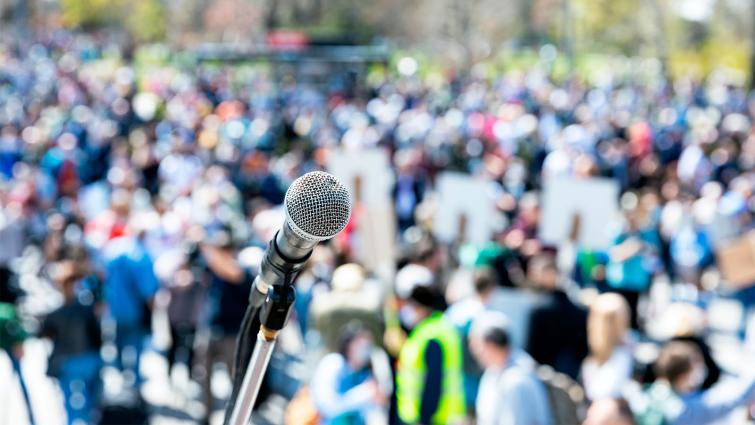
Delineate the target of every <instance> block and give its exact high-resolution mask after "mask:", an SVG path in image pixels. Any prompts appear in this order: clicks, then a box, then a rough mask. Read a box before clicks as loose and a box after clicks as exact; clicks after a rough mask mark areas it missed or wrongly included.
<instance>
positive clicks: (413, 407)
mask: <svg viewBox="0 0 755 425" xmlns="http://www.w3.org/2000/svg"><path fill="white" fill-rule="evenodd" d="M430 340H436V341H437V342H438V343H439V344H440V347H441V351H442V353H443V382H442V383H441V384H442V386H443V388H442V394H441V397H440V402H439V404H438V409H437V410H436V411H435V414H434V415H433V417H432V423H433V424H444V425H445V424H453V423H455V422H459V421H461V420H462V419H463V418H464V415H465V407H464V385H463V372H462V347H461V337H460V336H459V334H458V331H457V330H456V329H455V328H454V327H453V326H452V325H450V324H449V323H447V322H446V320H445V319H444V318H443V315H442V314H441V313H439V312H435V313H433V314H432V315H430V316H429V317H428V318H426V319H425V320H423V321H422V322H420V323H419V324H418V325H417V327H415V328H414V329H413V330H412V331H411V333H410V334H409V337H408V338H407V340H406V342H405V343H404V346H403V347H402V348H401V352H400V353H399V360H398V370H397V372H396V400H397V403H398V414H399V417H400V418H401V420H402V421H404V422H405V423H407V424H416V423H418V422H419V419H420V417H419V415H420V403H421V401H422V390H423V385H424V383H425V374H426V373H427V370H426V365H425V349H426V348H427V344H428V343H429V342H430Z"/></svg>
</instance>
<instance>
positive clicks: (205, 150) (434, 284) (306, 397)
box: [0, 32, 755, 425]
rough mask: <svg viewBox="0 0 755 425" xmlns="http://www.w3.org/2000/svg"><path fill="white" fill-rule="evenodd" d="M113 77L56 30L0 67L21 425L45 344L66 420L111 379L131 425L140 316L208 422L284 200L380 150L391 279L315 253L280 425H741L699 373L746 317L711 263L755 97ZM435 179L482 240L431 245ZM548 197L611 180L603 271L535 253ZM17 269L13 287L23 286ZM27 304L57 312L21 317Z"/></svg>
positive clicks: (604, 86) (261, 76)
mask: <svg viewBox="0 0 755 425" xmlns="http://www.w3.org/2000/svg"><path fill="white" fill-rule="evenodd" d="M134 57H135V55H134V52H133V51H131V50H129V49H127V48H123V47H121V46H119V45H117V44H115V43H112V42H110V41H109V40H108V39H107V38H106V37H97V36H92V35H81V34H72V33H66V32H57V33H52V34H50V35H47V36H44V37H38V38H33V39H31V38H30V39H7V38H6V39H3V41H2V42H1V43H0V240H1V241H2V243H0V289H1V290H2V291H1V292H0V296H1V299H0V324H2V326H0V336H1V337H2V339H1V340H0V341H2V344H0V348H2V349H3V351H2V352H4V353H5V355H4V356H5V357H7V358H8V360H9V361H8V362H7V364H8V365H9V367H11V368H13V370H14V371H15V372H16V373H15V375H14V376H16V377H17V378H18V379H17V382H18V384H17V386H18V388H19V391H20V392H21V393H22V394H23V396H24V399H25V400H26V407H24V408H25V409H27V410H28V412H27V413H28V415H26V416H27V417H28V419H29V422H30V423H31V424H34V423H37V424H38V423H39V421H36V422H35V419H34V414H35V409H34V408H33V406H31V403H30V402H29V396H28V394H29V393H32V392H34V390H35V389H34V388H33V387H30V386H29V385H26V384H25V383H24V380H23V379H22V376H23V374H22V373H21V369H22V366H23V347H24V341H25V340H27V339H29V338H41V339H45V340H47V341H49V347H50V352H49V363H48V369H47V374H48V375H49V376H50V377H51V378H53V379H54V380H56V382H57V383H58V384H59V386H60V390H61V400H62V403H64V405H65V411H66V417H67V422H68V423H69V424H86V423H97V422H101V423H108V422H107V421H108V420H109V419H108V418H109V417H110V416H112V415H113V411H114V408H113V406H112V405H113V404H116V403H115V402H114V401H112V400H108V399H107V397H105V396H104V394H105V393H106V392H107V391H105V388H103V382H102V379H101V372H102V370H103V369H104V368H114V369H116V370H118V371H119V373H120V375H121V376H122V378H123V383H124V384H123V391H124V392H125V393H130V397H126V399H128V400H131V402H132V405H136V406H141V411H142V414H143V415H144V417H142V418H141V419H134V421H135V422H136V421H144V420H145V418H146V415H148V414H149V413H150V410H149V409H150V407H149V406H146V405H145V404H144V403H143V402H141V401H140V400H141V394H140V390H139V389H140V388H141V387H142V385H143V383H144V381H145V379H146V378H145V376H144V375H143V374H142V371H143V367H141V366H140V363H141V362H140V359H141V358H142V354H143V353H144V352H145V350H155V349H156V348H155V347H154V346H153V345H151V344H150V343H149V341H150V338H149V337H150V335H151V334H152V332H153V329H155V328H156V320H154V318H155V316H156V315H157V314H162V313H164V314H166V315H167V318H168V320H167V327H168V333H169V336H170V337H169V341H170V344H169V346H167V347H165V349H164V350H159V351H161V354H163V355H164V356H165V359H166V362H167V364H168V365H169V368H168V373H169V374H170V373H171V371H172V369H174V368H175V366H177V365H181V364H183V365H185V366H186V367H187V368H188V370H189V371H190V372H189V376H190V379H191V380H193V381H195V382H197V383H199V387H200V388H201V395H200V396H199V397H200V398H201V400H202V403H203V405H204V414H203V416H202V417H201V418H197V420H201V421H204V422H209V421H210V420H211V419H212V416H211V414H212V412H213V410H217V409H219V408H220V407H221V406H218V404H217V403H216V402H215V399H214V394H213V385H212V378H213V375H214V374H215V373H216V372H217V371H216V369H217V368H216V366H217V365H218V364H220V363H222V364H224V365H225V368H226V370H227V371H229V372H230V371H231V370H232V368H233V352H234V344H235V338H236V335H237V334H238V331H239V328H240V325H241V322H242V318H243V315H244V312H245V310H246V307H247V300H248V296H249V291H250V288H251V283H252V281H253V278H254V276H255V274H256V272H257V268H258V266H259V262H260V259H261V255H262V252H263V250H264V247H265V246H266V245H267V242H268V241H269V240H270V239H271V238H272V236H273V234H274V232H275V231H276V230H277V229H278V227H279V226H280V224H281V223H282V222H283V217H284V214H283V212H282V208H281V203H282V201H283V197H284V194H285V191H286V188H287V187H288V185H289V184H290V183H291V182H292V181H293V180H294V179H295V178H296V177H298V176H299V175H301V174H303V173H305V172H308V171H313V170H324V169H326V164H327V158H328V155H329V154H331V153H332V152H335V151H337V150H342V149H345V150H353V151H359V150H360V149H367V148H381V149H384V150H385V151H386V152H388V153H389V157H390V158H391V166H392V168H393V170H394V172H395V177H396V178H395V187H394V190H393V191H392V196H393V208H394V212H395V219H396V224H397V225H396V229H397V230H398V231H397V234H396V235H395V240H396V243H397V246H398V247H399V250H398V256H397V258H395V259H394V260H395V273H394V274H393V276H392V277H391V278H390V279H386V278H385V274H384V273H380V274H378V273H375V271H374V270H370V269H369V268H368V267H366V266H365V265H363V264H359V261H358V260H357V259H356V257H355V253H354V250H353V245H354V243H355V240H357V239H358V237H359V235H358V233H357V231H356V229H355V228H354V226H349V227H347V229H346V231H345V232H343V233H342V234H341V235H339V236H337V237H336V238H334V239H333V240H331V241H329V242H327V243H324V244H320V245H319V246H318V247H317V248H316V249H315V251H314V253H313V255H312V257H311V259H310V261H309V262H308V264H307V267H306V269H305V270H303V271H302V273H301V275H300V276H299V278H298V279H297V282H296V288H297V301H296V305H295V307H294V310H295V311H294V314H293V315H292V318H291V320H290V321H289V325H288V327H287V328H286V331H285V333H286V335H284V336H283V337H282V338H284V339H291V340H294V341H298V343H293V344H287V343H282V344H281V345H280V347H279V348H278V351H279V352H284V353H285V356H279V357H276V358H275V359H274V360H273V362H274V363H275V362H276V361H278V362H283V367H282V369H286V366H287V365H288V366H290V365H293V364H295V363H303V364H305V365H312V366H313V367H311V368H309V367H307V368H304V369H305V370H306V371H305V372H302V373H300V374H299V375H298V376H296V377H295V381H296V385H295V386H294V387H293V388H288V387H286V386H285V385H282V384H281V382H282V381H279V380H275V381H276V382H272V381H273V380H272V379H271V380H269V381H268V382H267V383H266V384H265V385H264V386H263V390H262V393H261V395H260V399H259V402H260V403H265V402H266V400H268V399H270V398H271V397H270V395H271V394H279V395H282V396H283V397H284V398H286V399H290V402H289V403H288V407H287V408H286V412H285V420H286V421H287V422H288V423H292V424H304V423H311V424H315V423H318V424H376V423H391V424H393V423H406V424H416V423H419V424H454V423H458V424H462V423H478V424H480V425H492V424H496V425H503V424H542V425H546V424H565V423H579V422H582V421H584V423H585V424H590V425H607V424H640V425H652V424H688V425H689V424H707V423H728V422H727V421H728V420H743V419H745V418H747V417H749V415H750V411H749V409H748V407H749V406H751V405H752V403H755V375H754V374H753V373H752V372H753V371H752V370H749V368H748V365H747V364H746V363H747V362H742V363H737V364H736V365H735V366H736V367H734V368H731V367H728V368H725V367H724V365H722V364H720V361H719V360H718V359H719V358H720V357H721V356H720V353H719V352H718V351H720V350H718V348H717V347H716V346H713V345H711V344H710V343H709V342H710V338H709V336H710V335H711V334H712V332H711V331H710V328H709V327H708V326H707V324H706V323H707V318H708V317H709V316H708V313H709V307H710V306H711V305H712V304H713V303H714V302H716V301H717V300H721V299H730V300H734V301H736V302H737V303H739V305H741V308H742V310H743V311H745V312H746V311H747V310H748V309H749V308H750V307H752V303H753V302H755V297H754V295H755V291H753V290H751V289H749V286H748V285H739V286H738V287H733V286H731V285H728V284H727V281H726V279H725V276H723V275H722V274H721V271H720V268H719V267H718V263H717V261H718V259H717V257H716V252H717V251H718V250H719V249H720V248H721V247H723V246H726V245H727V244H729V243H731V242H732V241H734V240H736V239H737V238H739V237H741V236H743V235H746V234H747V233H748V232H750V231H752V230H753V229H754V228H755V220H753V212H754V211H755V197H753V190H755V137H753V135H752V134H753V133H752V129H753V120H755V97H753V96H751V94H750V93H749V92H747V91H746V90H744V89H743V88H740V87H737V86H735V85H731V84H728V82H727V81H726V79H725V78H724V77H723V76H722V75H723V74H719V73H714V74H712V75H711V76H710V77H709V78H706V79H704V80H699V81H696V80H694V79H681V80H678V81H676V82H675V83H674V84H671V85H669V84H667V83H666V82H665V80H664V79H662V78H660V77H659V78H657V79H654V80H651V81H644V80H643V81H641V80H639V79H635V78H633V76H632V75H631V74H630V75H610V74H609V75H605V76H603V77H604V78H601V79H599V81H598V82H596V83H588V82H585V81H584V80H583V79H580V78H578V77H572V78H569V79H567V80H565V81H559V82H556V81H553V80H552V79H551V78H550V77H549V76H548V73H547V67H546V66H544V65H543V64H537V65H533V67H532V69H528V70H526V71H510V72H505V73H499V74H497V75H494V76H492V77H491V76H483V75H478V74H477V73H469V74H458V75H456V74H449V76H447V77H445V78H444V79H440V80H438V79H435V80H432V81H424V80H423V79H421V78H420V77H419V76H399V75H394V74H393V72H391V71H390V70H387V71H386V73H385V75H384V78H383V79H382V81H379V82H374V83H370V84H366V83H358V84H357V85H356V86H354V87H348V86H346V85H344V84H342V83H343V81H341V80H338V79H337V77H336V75H337V74H334V79H333V81H332V84H329V85H328V84H326V85H324V86H323V85H320V86H316V87H315V86H311V85H307V84H305V83H303V82H301V81H296V80H295V79H294V78H293V77H292V76H283V77H281V78H276V77H277V76H271V75H270V74H269V73H267V72H262V71H255V70H250V69H249V68H246V67H243V66H242V67H237V66H231V65H227V66H226V65H213V66H196V67H185V66H181V65H173V64H170V63H168V64H164V65H160V66H157V65H154V64H146V65H145V64H139V63H138V61H136V60H135V59H134ZM444 170H455V171H460V172H463V173H467V174H471V175H474V176H478V177H480V178H481V179H485V180H486V181H488V182H490V183H491V184H492V185H495V187H496V190H495V191H492V192H491V193H494V195H491V196H495V203H496V206H497V210H498V213H499V214H500V216H501V217H502V218H503V219H502V223H504V225H502V226H500V228H499V229H498V230H497V231H496V232H495V233H494V234H493V235H492V236H491V238H490V240H489V241H488V242H486V243H484V244H465V243H462V242H461V241H458V242H454V243H450V244H449V243H442V242H440V241H438V240H436V239H435V238H434V237H433V236H432V235H433V232H432V226H433V223H432V220H430V219H429V218H430V217H432V214H431V213H428V210H430V209H432V208H433V204H432V202H428V199H430V198H432V196H431V194H432V193H433V191H434V189H435V185H434V184H435V179H436V177H437V175H438V174H439V172H441V171H444ZM564 177H578V178H591V177H607V178H611V179H614V180H615V181H616V182H618V183H619V185H620V188H621V197H620V200H619V204H620V207H621V213H622V219H621V221H620V222H618V223H617V232H616V234H615V237H614V239H613V240H614V242H613V244H612V246H611V247H610V248H609V249H606V250H602V251H598V250H587V249H582V248H580V247H578V246H577V247H568V246H566V247H564V246H550V245H548V244H546V243H544V242H543V241H541V240H540V239H539V238H538V225H539V220H540V198H539V193H540V191H541V188H542V185H543V182H544V181H546V180H548V179H558V178H564ZM459 196H461V197H463V196H464V194H459ZM572 248H573V249H572ZM34 253H37V255H39V256H41V258H42V259H43V261H42V267H41V268H40V269H39V270H34V271H33V273H34V274H35V275H36V277H37V278H38V279H24V273H29V270H28V268H25V267H22V264H23V259H24V258H26V257H28V256H30V255H32V254H34ZM752 283H755V282H752ZM31 284H40V285H44V284H46V285H50V287H51V288H54V290H55V291H56V292H57V293H59V294H60V297H59V298H56V302H55V303H54V304H53V305H50V306H48V307H49V308H47V310H46V311H37V310H33V309H30V308H28V305H29V303H30V302H29V301H30V300H29V299H28V297H27V296H25V291H26V290H28V289H29V288H28V285H31ZM25 285H26V286H25ZM744 316H745V317H746V315H744ZM740 325H741V326H740V328H738V329H737V332H736V335H735V337H736V339H737V344H736V347H738V348H742V350H743V351H746V349H745V348H746V344H745V341H747V338H748V332H747V326H746V323H744V319H743V320H742V323H740ZM103 347H109V348H111V349H105V348H103ZM648 347H656V349H655V350H647V349H646V348H648ZM648 352H650V353H651V355H650V356H649V357H648V355H646V354H647V353H648ZM749 355H752V353H750V354H749ZM3 364H5V363H0V365H3ZM288 369H292V368H288ZM15 385H16V384H14V386H15ZM6 387H7V386H4V387H3V388H6ZM284 387H285V388H284ZM7 393H8V392H7V391H4V390H3V391H0V398H2V397H6V396H7ZM123 399H124V398H123V397H120V398H119V399H118V400H120V401H119V402H121V403H123V402H122V400H123ZM0 405H3V402H2V401H0ZM2 410H3V409H0V422H2V415H3V413H2ZM137 416H138V415H137ZM281 419H283V418H281ZM475 421H476V422H475Z"/></svg>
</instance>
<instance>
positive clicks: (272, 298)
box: [224, 238, 309, 425]
mask: <svg viewBox="0 0 755 425" xmlns="http://www.w3.org/2000/svg"><path fill="white" fill-rule="evenodd" d="M308 259H309V254H308V255H306V257H304V258H301V259H299V260H296V261H291V260H290V259H287V258H285V257H283V255H282V254H281V253H280V252H279V250H278V247H277V243H276V238H273V240H272V241H270V246H269V248H268V249H267V250H266V252H265V258H264V259H263V261H262V264H261V267H260V274H259V275H258V276H257V278H255V280H254V285H253V288H252V292H251V294H250V295H249V307H248V308H247V311H246V314H245V315H244V320H243V322H242V325H241V331H240V332H239V338H238V341H237V344H236V353H235V357H236V359H235V365H234V369H235V371H234V385H233V392H232V394H231V398H230V399H229V401H228V406H227V407H226V413H225V422H224V424H225V425H247V424H248V423H249V420H250V418H251V416H252V409H253V408H254V403H255V401H256V400H257V395H258V393H259V390H260V386H261V384H262V379H263V378H264V376H265V371H266V370H267V366H268V364H269V363H270V357H271V355H272V353H273V349H274V348H275V343H276V341H277V338H278V334H279V333H280V331H281V329H283V327H284V326H286V323H287V322H288V317H289V316H290V315H291V307H292V306H293V304H294V301H295V300H296V291H295V290H294V285H293V281H294V279H295V278H296V276H297V275H298V273H299V271H300V270H301V269H302V268H303V267H304V264H305V263H306V261H307V260H308ZM267 282H275V283H273V284H272V285H268V283H267ZM257 323H259V326H258V327H257V326H255V325H257ZM255 328H256V329H258V330H259V331H258V332H257V337H256V341H255V340H254V332H255V330H256V329H255ZM252 346H253V347H254V351H253V352H252V353H251V357H250V355H249V351H250V348H251V347H252ZM248 359H249V360H248ZM241 376H243V380H242V381H240V380H239V378H240V377H241Z"/></svg>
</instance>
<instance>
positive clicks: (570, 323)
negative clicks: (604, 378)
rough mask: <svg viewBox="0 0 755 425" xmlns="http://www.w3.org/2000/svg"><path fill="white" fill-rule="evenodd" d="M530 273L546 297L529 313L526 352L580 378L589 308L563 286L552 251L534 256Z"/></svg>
mask: <svg viewBox="0 0 755 425" xmlns="http://www.w3.org/2000/svg"><path fill="white" fill-rule="evenodd" d="M527 277H528V280H529V281H530V282H531V283H532V284H533V285H534V286H535V287H536V288H537V289H538V290H539V291H540V293H541V294H542V296H543V297H544V299H543V301H542V303H541V304H540V305H538V306H536V307H534V309H533V310H532V312H531V314H530V325H529V329H528V336H527V352H528V353H530V355H532V357H533V358H534V359H535V361H537V362H538V363H540V364H545V365H548V366H551V367H553V368H554V369H555V370H556V371H558V372H561V373H564V374H566V375H569V377H571V378H572V379H577V376H578V374H579V369H580V367H581V365H582V361H583V360H584V359H585V357H587V311H586V310H585V309H584V307H582V306H581V305H580V304H577V303H575V302H574V301H572V299H571V298H570V297H569V295H567V293H566V292H565V291H564V290H563V289H561V287H560V285H559V281H560V277H559V273H558V268H557V266H556V263H555V260H554V258H553V256H552V255H550V254H540V255H538V256H536V257H534V258H532V259H531V260H530V262H529V264H528V268H527ZM554 323H558V326H554Z"/></svg>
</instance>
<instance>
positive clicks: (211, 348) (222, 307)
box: [197, 229, 264, 421]
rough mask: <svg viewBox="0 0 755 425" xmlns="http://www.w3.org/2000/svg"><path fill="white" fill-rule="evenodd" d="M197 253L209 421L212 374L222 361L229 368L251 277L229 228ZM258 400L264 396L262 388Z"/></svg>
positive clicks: (210, 238) (213, 234)
mask: <svg viewBox="0 0 755 425" xmlns="http://www.w3.org/2000/svg"><path fill="white" fill-rule="evenodd" d="M198 250H199V251H198V253H197V254H198V255H199V257H201V261H203V262H204V265H205V273H206V279H208V280H209V303H210V317H209V333H208V335H206V337H207V338H208V340H206V341H202V344H201V345H202V349H203V353H202V354H203V356H202V359H203V361H202V366H203V368H202V374H201V376H199V379H200V381H201V382H202V388H203V395H204V400H203V401H204V406H205V415H206V417H205V419H206V420H207V421H209V417H210V414H211V413H212V411H213V408H214V403H213V401H214V398H213V395H212V376H213V369H214V366H215V363H218V362H220V363H223V364H224V365H225V367H226V370H228V371H229V372H230V371H231V370H232V365H233V354H234V349H235V346H236V337H237V335H238V334H239V330H240V329H241V322H242V320H243V318H244V313H245V312H246V307H247V304H248V302H249V292H250V291H251V288H252V282H253V280H254V279H253V276H252V275H251V273H250V272H249V271H248V270H245V269H244V268H243V267H242V266H241V264H240V263H239V261H238V259H237V258H236V255H237V252H236V248H235V246H234V243H233V239H232V235H231V233H230V231H229V230H228V229H218V230H213V231H211V232H210V233H209V235H208V236H207V238H206V242H204V243H201V244H200V245H199V247H198ZM260 399H264V388H263V392H262V393H261V396H260Z"/></svg>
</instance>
